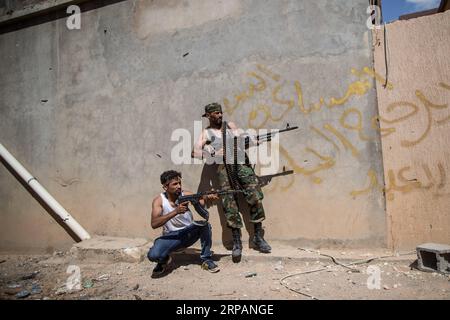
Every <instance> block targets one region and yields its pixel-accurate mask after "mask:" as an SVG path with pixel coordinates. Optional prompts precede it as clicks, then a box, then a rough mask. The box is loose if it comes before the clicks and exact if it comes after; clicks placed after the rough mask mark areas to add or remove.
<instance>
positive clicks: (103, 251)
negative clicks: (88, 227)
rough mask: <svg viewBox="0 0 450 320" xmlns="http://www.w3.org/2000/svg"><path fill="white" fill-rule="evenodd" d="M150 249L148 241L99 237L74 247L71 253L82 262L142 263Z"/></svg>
mask: <svg viewBox="0 0 450 320" xmlns="http://www.w3.org/2000/svg"><path fill="white" fill-rule="evenodd" d="M149 248H150V242H149V240H147V239H142V238H133V239H131V238H120V237H104V236H97V237H93V238H91V239H89V240H84V241H82V242H79V243H77V244H75V245H73V247H72V249H71V250H70V252H71V254H72V255H73V256H74V258H76V259H77V260H80V261H86V260H88V261H101V262H141V261H143V260H144V258H145V256H146V254H147V251H148V249H149Z"/></svg>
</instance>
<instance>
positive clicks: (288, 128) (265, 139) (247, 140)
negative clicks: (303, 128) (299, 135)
mask: <svg viewBox="0 0 450 320" xmlns="http://www.w3.org/2000/svg"><path fill="white" fill-rule="evenodd" d="M296 129H298V126H295V127H291V126H289V123H288V124H286V128H284V129H280V130H278V131H275V132H269V133H266V134H261V135H257V136H256V144H257V145H259V144H261V143H263V142H269V141H271V140H272V137H273V136H274V135H276V134H277V133H283V132H287V131H291V130H296ZM249 147H250V137H245V149H248V148H249Z"/></svg>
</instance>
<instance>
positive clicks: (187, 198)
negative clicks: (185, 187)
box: [175, 189, 244, 221]
mask: <svg viewBox="0 0 450 320" xmlns="http://www.w3.org/2000/svg"><path fill="white" fill-rule="evenodd" d="M239 192H244V191H243V190H232V189H229V190H209V191H203V192H198V193H194V194H189V195H183V196H179V197H178V199H177V200H176V201H175V204H176V205H179V204H180V203H183V202H190V203H192V205H193V206H194V208H195V211H197V213H198V214H199V215H200V216H201V217H202V218H203V219H205V220H206V221H208V219H209V212H208V210H206V209H205V208H204V207H202V206H201V205H200V202H199V200H200V199H201V198H203V197H204V196H207V195H210V194H217V195H218V196H221V195H226V194H235V193H239Z"/></svg>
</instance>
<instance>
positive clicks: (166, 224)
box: [147, 170, 219, 277]
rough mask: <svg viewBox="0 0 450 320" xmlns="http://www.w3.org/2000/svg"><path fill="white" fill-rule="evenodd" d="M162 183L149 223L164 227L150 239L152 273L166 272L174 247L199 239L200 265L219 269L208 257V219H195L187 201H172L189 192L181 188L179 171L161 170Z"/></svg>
mask: <svg viewBox="0 0 450 320" xmlns="http://www.w3.org/2000/svg"><path fill="white" fill-rule="evenodd" d="M161 184H162V187H163V189H164V192H163V193H161V194H160V195H158V196H156V197H155V198H154V199H153V203H152V218H151V225H152V228H153V229H156V228H160V227H162V228H163V234H162V236H161V237H159V238H157V239H156V240H155V242H154V243H153V247H152V248H150V251H149V252H148V255H147V257H148V259H149V260H150V261H152V262H157V265H156V267H155V268H154V269H153V274H152V277H159V276H162V275H164V274H165V273H166V271H167V267H168V265H169V263H170V262H171V258H170V254H171V253H172V252H173V251H176V250H179V249H182V248H187V247H190V246H192V245H193V244H194V243H195V242H197V240H199V239H200V243H201V254H200V258H201V259H202V261H203V263H202V269H205V270H208V271H210V272H217V271H219V267H218V266H217V265H216V264H215V263H214V262H213V261H212V259H211V244H212V241H211V225H210V224H209V222H207V221H204V223H201V224H199V223H194V219H193V216H192V212H191V211H190V210H189V208H188V204H189V203H187V202H184V203H180V204H178V205H176V204H175V201H176V200H177V199H178V197H179V196H180V195H189V194H192V192H189V191H186V190H185V191H183V190H182V188H181V173H180V172H177V171H173V170H170V171H166V172H163V174H161ZM205 199H209V200H217V199H219V197H218V196H217V195H208V196H207V197H205ZM205 199H200V200H199V202H200V205H201V206H204V205H205Z"/></svg>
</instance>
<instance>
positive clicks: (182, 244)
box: [147, 223, 212, 262]
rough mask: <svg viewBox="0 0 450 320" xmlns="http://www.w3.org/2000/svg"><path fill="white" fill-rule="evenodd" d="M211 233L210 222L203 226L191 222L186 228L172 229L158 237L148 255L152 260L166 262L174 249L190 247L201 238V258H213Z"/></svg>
mask: <svg viewBox="0 0 450 320" xmlns="http://www.w3.org/2000/svg"><path fill="white" fill-rule="evenodd" d="M211 235H212V233H211V225H210V224H209V223H207V224H205V225H203V226H198V225H195V224H191V225H189V226H187V227H186V228H184V229H181V230H178V231H172V232H169V233H166V234H164V235H163V236H161V237H159V238H157V239H156V240H155V242H154V243H153V247H151V248H150V250H149V251H148V254H147V257H148V259H149V260H150V261H152V262H165V261H167V259H168V258H169V255H170V253H172V252H173V251H176V250H179V249H183V248H188V247H190V246H192V245H193V244H194V243H195V242H197V240H198V239H200V244H201V247H202V251H201V254H200V258H201V259H202V260H203V261H205V260H211V245H212V241H211Z"/></svg>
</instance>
